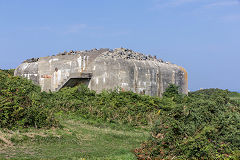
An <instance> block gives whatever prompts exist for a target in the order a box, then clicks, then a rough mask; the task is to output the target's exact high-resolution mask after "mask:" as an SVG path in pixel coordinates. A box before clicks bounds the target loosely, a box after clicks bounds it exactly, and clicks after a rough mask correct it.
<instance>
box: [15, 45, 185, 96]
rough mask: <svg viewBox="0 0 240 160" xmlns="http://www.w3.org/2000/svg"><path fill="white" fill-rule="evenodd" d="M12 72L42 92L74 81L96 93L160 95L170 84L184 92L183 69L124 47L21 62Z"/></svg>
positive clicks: (55, 89)
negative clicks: (119, 89) (108, 90)
mask: <svg viewBox="0 0 240 160" xmlns="http://www.w3.org/2000/svg"><path fill="white" fill-rule="evenodd" d="M15 75H18V76H23V77H26V78H28V79H31V80H33V81H34V83H36V84H39V85H40V86H41V88H42V91H49V90H51V91H57V90H59V89H60V88H61V87H63V86H66V85H75V84H78V82H81V83H85V84H87V85H88V87H89V88H90V89H93V90H96V91H97V92H100V91H102V90H104V89H114V88H116V87H121V88H122V90H131V91H133V92H136V93H141V94H147V95H151V96H161V95H162V93H163V92H164V91H165V89H166V88H167V87H168V85H169V84H171V83H172V84H176V85H178V86H180V92H182V93H184V94H187V91H188V84H187V72H186V71H185V69H183V68H182V67H179V66H177V65H175V64H168V63H164V62H163V61H162V60H157V59H156V58H153V57H151V56H145V55H143V54H140V53H136V52H133V51H131V50H127V49H117V50H114V51H111V50H106V49H102V50H96V49H95V50H91V51H82V52H77V53H74V52H73V54H68V53H65V54H59V55H57V56H50V57H43V58H39V59H36V60H35V59H34V62H31V61H30V62H29V61H26V62H24V63H22V64H21V65H20V66H19V67H18V68H17V69H16V71H15Z"/></svg>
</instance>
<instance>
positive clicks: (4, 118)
mask: <svg viewBox="0 0 240 160" xmlns="http://www.w3.org/2000/svg"><path fill="white" fill-rule="evenodd" d="M41 99H42V96H41V92H40V87H38V86H36V85H34V84H33V83H32V82H31V81H29V80H27V79H24V78H20V77H14V76H12V72H7V71H1V70H0V128H5V127H7V128H19V127H27V126H34V127H36V128H41V127H50V126H56V125H57V122H56V120H55V119H54V116H53V112H52V111H51V110H50V109H48V108H47V107H45V106H44V105H42V104H41Z"/></svg>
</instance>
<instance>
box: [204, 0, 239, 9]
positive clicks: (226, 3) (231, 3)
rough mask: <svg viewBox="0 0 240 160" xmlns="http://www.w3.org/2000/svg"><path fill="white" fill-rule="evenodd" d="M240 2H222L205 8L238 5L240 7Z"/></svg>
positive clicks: (231, 0)
mask: <svg viewBox="0 0 240 160" xmlns="http://www.w3.org/2000/svg"><path fill="white" fill-rule="evenodd" d="M239 2H240V1H239V0H227V1H220V2H215V3H210V4H207V5H206V6H205V7H207V8H212V7H226V6H236V5H240V3H239Z"/></svg>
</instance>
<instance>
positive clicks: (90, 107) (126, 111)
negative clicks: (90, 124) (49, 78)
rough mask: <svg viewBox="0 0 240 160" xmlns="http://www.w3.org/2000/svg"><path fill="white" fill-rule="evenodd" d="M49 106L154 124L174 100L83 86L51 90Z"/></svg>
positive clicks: (84, 114)
mask: <svg viewBox="0 0 240 160" xmlns="http://www.w3.org/2000/svg"><path fill="white" fill-rule="evenodd" d="M46 105H48V106H49V108H54V109H55V110H56V111H57V110H58V111H61V110H64V111H70V112H75V113H76V114H79V116H82V117H84V118H91V119H95V120H98V121H107V122H112V123H119V124H129V125H133V126H137V125H148V124H152V123H153V121H154V119H155V117H156V116H157V114H158V112H159V111H160V110H168V109H169V108H171V107H173V106H174V105H175V102H174V101H173V99H172V98H169V97H165V98H163V99H161V98H159V97H151V96H147V95H139V94H136V93H133V92H130V91H126V92H124V91H118V89H115V90H113V91H103V92H101V93H99V94H97V93H96V92H95V91H91V90H89V89H88V88H87V87H86V86H84V85H83V86H76V87H73V88H63V89H61V90H60V91H59V92H56V93H52V96H51V98H47V103H46Z"/></svg>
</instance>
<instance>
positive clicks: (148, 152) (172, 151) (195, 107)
mask: <svg viewBox="0 0 240 160" xmlns="http://www.w3.org/2000/svg"><path fill="white" fill-rule="evenodd" d="M229 94H230V92H228V91H226V90H220V89H206V90H200V91H196V92H191V93H189V96H188V97H187V100H185V101H179V99H178V101H176V100H174V101H175V104H174V107H173V109H172V110H169V111H165V112H161V114H160V115H159V119H158V120H157V121H156V123H155V126H154V127H153V128H152V135H151V137H150V138H149V140H148V141H147V142H145V143H143V144H142V147H141V148H138V149H136V150H135V153H136V156H137V157H138V158H139V159H239V158H240V151H239V149H240V108H239V105H238V104H235V103H234V101H231V100H230V98H229ZM172 96H173V97H174V96H177V94H175V95H174V94H173V95H172ZM180 98H181V97H180ZM179 102H180V103H179Z"/></svg>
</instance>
